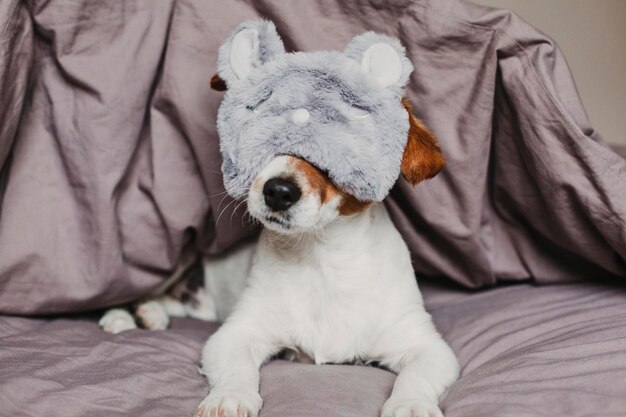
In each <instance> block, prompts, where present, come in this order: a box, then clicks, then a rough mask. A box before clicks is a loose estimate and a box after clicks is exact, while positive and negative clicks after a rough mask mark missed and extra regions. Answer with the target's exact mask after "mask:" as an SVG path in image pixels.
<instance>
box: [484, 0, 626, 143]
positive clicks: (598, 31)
mask: <svg viewBox="0 0 626 417" xmlns="http://www.w3.org/2000/svg"><path fill="white" fill-rule="evenodd" d="M473 1H474V2H475V3H480V4H483V5H486V6H492V7H500V8H505V9H510V10H513V11H514V12H516V13H517V14H518V15H519V16H520V17H522V18H523V19H524V20H526V21H527V22H528V23H530V24H532V25H533V26H535V27H537V28H539V29H540V30H541V31H542V32H544V33H546V34H548V35H549V36H550V37H551V38H553V39H554V40H556V42H557V43H558V44H559V46H560V47H561V49H562V50H563V53H564V54H565V57H566V58H567V61H568V63H569V65H570V68H571V70H572V73H573V74H574V79H575V80H576V85H577V86H578V91H579V93H580V95H581V97H582V99H583V103H584V104H585V107H586V109H587V113H588V114H589V118H590V119H591V122H592V125H593V126H594V128H595V129H596V130H598V131H599V132H600V133H601V134H602V136H603V137H604V139H605V140H606V141H607V142H609V143H617V144H621V145H626V0H473Z"/></svg>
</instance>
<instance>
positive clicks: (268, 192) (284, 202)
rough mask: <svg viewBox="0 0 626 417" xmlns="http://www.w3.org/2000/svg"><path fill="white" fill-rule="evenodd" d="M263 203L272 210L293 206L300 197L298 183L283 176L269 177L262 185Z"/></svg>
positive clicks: (300, 192) (281, 209)
mask: <svg viewBox="0 0 626 417" xmlns="http://www.w3.org/2000/svg"><path fill="white" fill-rule="evenodd" d="M263 195H264V196H265V204H267V207H269V208H270V210H272V211H283V210H287V209H288V208H289V207H291V206H293V205H294V204H295V203H296V202H297V201H298V200H300V197H301V196H302V191H300V188H299V187H298V185H297V184H296V183H295V182H293V181H291V180H288V179H285V178H270V179H269V180H267V182H266V183H265V185H264V186H263Z"/></svg>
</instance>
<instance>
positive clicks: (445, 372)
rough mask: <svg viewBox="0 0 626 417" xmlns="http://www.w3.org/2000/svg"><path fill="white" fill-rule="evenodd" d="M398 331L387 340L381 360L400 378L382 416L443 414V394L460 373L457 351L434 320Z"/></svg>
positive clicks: (440, 416) (415, 416)
mask: <svg viewBox="0 0 626 417" xmlns="http://www.w3.org/2000/svg"><path fill="white" fill-rule="evenodd" d="M417 323H419V322H417ZM397 330H398V331H394V332H393V334H392V335H391V337H390V338H388V339H387V340H386V342H385V343H384V345H386V347H387V349H386V353H385V355H384V357H383V360H382V361H381V363H382V364H384V365H386V366H388V367H389V368H390V369H391V370H393V371H394V372H397V373H398V377H397V379H396V382H395V384H394V386H393V391H392V393H391V396H390V397H389V399H388V400H387V401H386V402H385V404H384V405H383V407H382V410H381V417H404V416H411V417H443V413H442V412H441V410H440V409H439V400H440V397H441V395H442V394H443V393H444V391H445V390H446V388H448V387H449V386H450V385H451V384H452V383H453V382H454V381H455V380H456V379H457V378H458V373H459V365H458V362H457V359H456V356H455V355H454V352H452V349H450V347H449V346H448V344H447V343H446V342H445V341H444V340H443V339H442V338H441V336H440V335H439V334H438V333H437V331H436V330H435V328H434V326H433V325H432V324H431V323H425V325H424V326H422V327H421V329H420V326H419V324H418V325H416V326H404V329H401V328H399V329H397Z"/></svg>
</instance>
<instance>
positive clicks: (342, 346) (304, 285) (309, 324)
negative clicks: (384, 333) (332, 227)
mask: <svg viewBox="0 0 626 417" xmlns="http://www.w3.org/2000/svg"><path fill="white" fill-rule="evenodd" d="M357 261H358V260H357ZM339 262H340V259H337V258H334V257H333V256H328V257H326V258H325V262H323V263H321V264H320V263H316V264H314V265H311V264H306V263H305V264H300V265H299V267H298V268H297V270H296V269H294V270H293V271H292V274H293V275H292V279H290V280H287V281H286V282H285V284H284V286H283V288H282V291H281V300H280V303H281V304H283V309H284V310H283V312H284V315H283V319H284V320H285V324H286V330H287V335H288V338H289V343H290V344H292V345H293V346H294V347H296V348H298V349H299V350H301V351H303V352H304V353H306V354H308V355H309V356H311V357H312V358H313V359H314V360H315V362H316V363H343V362H350V361H353V360H355V359H358V358H359V357H360V356H361V355H362V354H363V353H364V352H365V351H366V349H367V346H368V345H369V344H370V343H371V339H372V338H373V337H374V334H375V332H376V329H375V328H374V323H376V322H377V321H376V320H375V316H376V315H377V313H376V310H377V309H378V308H379V307H380V305H381V303H380V302H379V300H378V299H379V297H380V296H381V294H380V291H377V289H376V288H375V286H374V285H373V284H372V281H373V280H374V279H375V275H376V273H375V269H373V268H358V267H354V266H352V267H350V266H348V265H346V266H342V265H340V264H339Z"/></svg>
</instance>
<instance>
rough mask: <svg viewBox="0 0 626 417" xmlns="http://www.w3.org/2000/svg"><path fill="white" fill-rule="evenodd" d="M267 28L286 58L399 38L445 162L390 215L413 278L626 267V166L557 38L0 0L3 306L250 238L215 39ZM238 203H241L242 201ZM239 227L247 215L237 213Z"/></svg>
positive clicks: (369, 0) (360, 3) (42, 306)
mask: <svg viewBox="0 0 626 417" xmlns="http://www.w3.org/2000/svg"><path fill="white" fill-rule="evenodd" d="M259 17H265V18H269V19H272V20H273V21H274V22H275V23H276V26H277V28H278V31H279V32H280V33H281V35H282V37H283V40H284V42H285V45H286V46H287V49H288V50H304V51H311V50H320V49H334V50H341V49H343V48H344V47H345V45H346V44H347V43H348V41H349V40H350V39H352V37H353V36H355V35H356V34H359V33H362V32H364V31H367V30H375V31H379V32H382V33H386V34H390V35H393V36H396V37H398V38H399V39H400V40H401V42H402V43H403V44H404V45H406V47H407V52H408V55H409V57H410V59H411V61H412V62H413V63H414V65H415V72H414V73H413V75H412V78H411V81H410V83H409V86H408V91H407V95H408V97H409V99H410V100H411V102H412V104H413V107H414V109H415V111H416V113H417V114H418V116H419V117H421V118H422V119H423V120H424V121H425V123H426V125H428V126H429V127H430V128H431V129H432V130H433V131H434V132H435V134H436V135H437V136H438V137H439V140H440V143H441V147H442V149H443V151H444V153H445V155H446V158H447V165H446V168H445V169H444V170H443V171H442V173H441V174H439V175H438V176H437V177H435V178H434V179H432V180H430V181H427V182H425V183H423V184H420V185H419V186H418V187H415V188H413V187H410V186H409V185H408V184H407V183H406V182H405V181H403V180H400V181H399V182H398V184H397V186H396V188H395V189H394V190H393V192H392V195H391V198H390V199H388V201H387V205H388V208H389V210H390V213H391V215H392V217H393V219H394V221H395V223H396V225H397V227H398V228H399V230H400V232H401V233H402V234H403V236H404V238H405V240H406V241H407V244H408V245H409V248H410V249H411V253H412V255H413V261H414V266H415V268H416V270H417V271H418V272H420V273H422V274H427V275H433V276H446V277H449V278H450V279H452V280H455V281H456V282H458V283H460V284H462V285H464V286H466V287H473V288H477V287H485V286H489V285H492V284H494V283H496V282H498V281H523V280H528V279H533V280H536V281H537V282H565V281H575V280H579V279H581V278H582V277H585V276H587V277H594V278H599V277H609V276H620V277H623V276H625V275H626V264H625V263H624V258H625V257H626V198H624V196H625V195H626V161H624V159H622V158H621V157H620V156H618V155H617V154H615V153H614V152H612V151H611V150H610V149H609V148H608V147H607V146H606V145H605V144H604V142H603V140H602V138H601V136H600V135H599V133H598V132H597V131H595V130H594V129H593V128H592V127H591V124H590V122H589V120H588V118H587V116H586V114H585V110H584V108H583V106H582V103H581V102H580V98H579V97H578V94H577V92H576V88H575V85H574V82H573V80H572V77H571V74H570V72H569V69H568V67H567V64H566V62H565V59H564V57H563V56H562V54H561V52H560V51H559V49H558V47H557V46H556V45H555V44H554V42H553V41H552V40H551V39H549V38H548V37H546V36H545V35H544V34H542V33H540V32H538V31H537V30H535V29H534V28H532V27H531V26H529V25H527V24H526V23H525V22H523V21H522V20H520V19H519V18H518V17H516V16H515V15H514V14H512V13H511V12H508V11H505V10H493V9H488V8H484V7H480V6H476V5H473V4H471V3H469V2H464V1H460V0H385V1H381V0H348V1H346V0H311V1H309V0H306V1H299V2H296V1H291V2H286V1H280V0H254V1H252V0H247V1H230V2H227V6H226V3H225V2H224V1H223V0H178V1H172V0H159V1H156V0H131V1H124V2H115V1H111V2H104V1H101V0H54V1H47V0H29V1H17V0H5V1H2V2H1V3H0V47H1V50H0V53H1V55H0V57H1V59H0V135H2V136H1V137H0V254H1V256H0V312H3V313H9V314H43V313H68V312H76V311H79V310H80V311H85V310H90V309H94V308H102V307H105V306H108V305H113V304H117V303H122V302H126V301H129V300H132V299H135V298H137V297H139V296H142V295H145V294H146V293H147V292H149V291H150V290H151V289H153V288H155V287H156V286H158V285H159V284H160V283H161V282H162V280H163V279H164V278H165V277H167V276H168V274H170V273H171V271H172V270H173V269H174V266H175V265H176V262H177V261H178V259H179V255H180V253H181V251H182V249H183V247H185V246H186V245H188V246H193V247H195V248H196V249H198V250H201V251H203V252H205V253H219V252H223V251H224V250H226V249H227V248H228V247H230V246H232V245H233V244H235V243H236V242H238V241H240V240H241V239H242V238H243V237H244V236H247V235H250V234H251V233H254V230H252V229H251V228H249V227H248V228H246V227H244V226H245V225H246V220H247V219H246V218H244V216H243V215H244V207H243V205H241V206H239V205H237V204H236V203H235V202H233V201H232V200H229V199H228V198H227V197H225V196H224V194H223V192H224V189H223V185H222V179H221V172H220V164H221V160H220V155H219V150H218V140H217V136H216V129H215V120H216V109H217V107H218V105H219V103H220V100H221V98H222V93H217V92H215V91H211V90H210V89H209V79H210V77H211V76H212V75H213V74H214V73H215V66H216V53H217V48H218V47H219V45H220V44H221V43H222V42H223V40H224V39H225V37H226V36H228V34H229V33H230V32H231V31H232V29H233V28H234V27H235V26H236V25H237V24H239V23H240V22H241V21H242V20H245V19H256V18H259ZM236 207H239V210H234V209H235V208H236ZM248 223H249V222H248Z"/></svg>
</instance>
